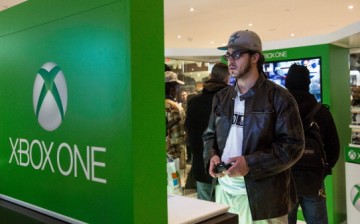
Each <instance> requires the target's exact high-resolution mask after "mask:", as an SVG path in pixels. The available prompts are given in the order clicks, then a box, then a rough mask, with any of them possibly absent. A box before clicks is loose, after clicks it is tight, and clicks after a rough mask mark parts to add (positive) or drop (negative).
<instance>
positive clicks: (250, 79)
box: [236, 70, 259, 94]
mask: <svg viewBox="0 0 360 224" xmlns="http://www.w3.org/2000/svg"><path fill="white" fill-rule="evenodd" d="M258 78H259V73H258V71H257V70H256V71H254V72H252V73H249V74H248V75H247V76H246V77H243V78H240V79H237V81H236V85H237V86H238V88H239V90H240V93H241V94H244V93H247V92H248V91H249V90H250V89H251V88H252V87H253V86H254V85H255V83H256V81H257V79H258Z"/></svg>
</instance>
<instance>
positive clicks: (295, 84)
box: [285, 64, 310, 91]
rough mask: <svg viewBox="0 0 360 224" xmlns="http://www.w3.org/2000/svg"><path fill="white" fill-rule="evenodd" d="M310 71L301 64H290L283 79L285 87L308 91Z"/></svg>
mask: <svg viewBox="0 0 360 224" xmlns="http://www.w3.org/2000/svg"><path fill="white" fill-rule="evenodd" d="M309 85H310V72H309V70H308V69H307V68H306V67H305V66H303V65H298V64H292V65H291V66H290V68H289V71H288V73H287V75H286V79H285V87H286V88H287V89H289V90H305V91H309Z"/></svg>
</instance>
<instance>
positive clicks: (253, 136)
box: [203, 75, 304, 220]
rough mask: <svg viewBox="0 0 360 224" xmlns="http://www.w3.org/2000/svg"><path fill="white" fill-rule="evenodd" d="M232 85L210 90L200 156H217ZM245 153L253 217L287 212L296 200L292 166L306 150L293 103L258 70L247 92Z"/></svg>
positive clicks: (227, 126)
mask: <svg viewBox="0 0 360 224" xmlns="http://www.w3.org/2000/svg"><path fill="white" fill-rule="evenodd" d="M235 97H237V92H236V90H235V87H230V88H226V89H223V90H221V91H219V92H218V93H217V94H216V95H215V96H214V101H213V108H212V113H211V115H210V120H209V125H208V128H207V129H206V131H205V132H204V135H203V140H204V143H205V144H204V159H205V160H204V161H205V164H208V162H209V160H210V158H211V157H212V156H213V155H214V154H216V155H219V156H220V157H221V155H222V153H223V150H224V147H225V143H226V139H227V136H228V133H229V131H230V127H231V123H232V122H231V121H232V118H233V114H234V100H235ZM242 98H243V99H245V116H244V136H243V149H242V152H243V155H244V156H245V160H246V162H247V164H248V166H249V168H250V171H249V173H248V174H247V175H246V176H245V177H244V178H245V185H246V190H247V194H248V198H249V205H250V210H251V214H252V218H253V220H262V219H271V218H275V217H280V216H283V215H286V214H288V212H289V211H290V209H291V208H292V207H293V205H294V204H295V202H296V201H297V197H296V193H295V187H294V183H293V179H292V178H291V175H290V169H289V168H290V167H291V166H292V165H293V164H295V163H296V161H297V160H298V159H299V158H300V157H301V155H302V153H303V150H304V133H303V128H302V124H301V119H300V115H299V112H298V107H297V104H296V102H295V100H294V98H293V97H292V96H291V94H290V93H289V92H288V91H287V90H286V89H284V88H282V87H281V86H278V85H276V84H275V83H273V82H271V81H269V80H266V79H265V77H264V76H262V75H261V76H260V77H259V79H258V80H257V82H256V84H255V85H254V86H253V88H251V89H250V90H249V91H248V92H247V93H246V94H244V95H242Z"/></svg>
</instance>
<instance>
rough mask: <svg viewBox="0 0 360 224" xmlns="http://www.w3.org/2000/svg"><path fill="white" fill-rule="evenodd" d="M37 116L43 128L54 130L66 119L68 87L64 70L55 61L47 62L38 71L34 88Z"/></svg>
mask: <svg viewBox="0 0 360 224" xmlns="http://www.w3.org/2000/svg"><path fill="white" fill-rule="evenodd" d="M33 104H34V110H35V115H36V118H37V120H38V122H39V124H40V126H41V127H42V128H44V129H45V130H47V131H53V130H55V129H56V128H58V127H59V126H60V124H61V122H62V120H63V119H64V116H65V112H66V106H67V87H66V81H65V77H64V74H63V72H62V71H61V69H60V67H59V66H58V65H57V64H55V63H53V62H47V63H45V64H44V65H43V66H42V67H41V68H40V70H39V71H38V73H37V75H36V78H35V83H34V90H33Z"/></svg>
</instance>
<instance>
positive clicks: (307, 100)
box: [290, 90, 340, 195]
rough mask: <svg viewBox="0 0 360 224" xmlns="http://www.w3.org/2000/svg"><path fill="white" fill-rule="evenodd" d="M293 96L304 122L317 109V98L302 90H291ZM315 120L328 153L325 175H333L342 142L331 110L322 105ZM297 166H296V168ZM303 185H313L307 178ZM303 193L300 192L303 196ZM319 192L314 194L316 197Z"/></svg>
mask: <svg viewBox="0 0 360 224" xmlns="http://www.w3.org/2000/svg"><path fill="white" fill-rule="evenodd" d="M290 92H291V94H292V95H293V96H294V97H295V100H296V102H297V104H298V107H299V111H300V116H301V119H302V120H304V119H305V118H306V116H307V114H309V113H311V111H312V110H313V109H314V108H315V105H316V104H317V101H316V98H315V97H314V95H312V94H310V93H309V92H308V91H302V90H290ZM314 120H315V121H316V123H317V124H318V126H319V128H320V133H321V136H322V139H323V142H324V150H325V153H326V158H327V162H328V164H329V166H328V168H329V170H327V173H325V175H328V174H331V169H332V168H333V167H334V166H335V164H336V162H337V160H338V159H339V154H340V141H339V136H338V133H337V130H336V126H335V122H334V119H333V117H332V115H331V113H330V111H329V108H328V107H327V106H325V105H322V106H321V108H320V110H319V111H318V112H317V113H316V114H315V115H314ZM295 167H296V165H295V166H294V168H295ZM302 182H303V184H305V185H307V184H312V183H309V181H307V179H306V177H304V180H302ZM302 193H303V192H300V194H302ZM317 193H318V192H314V194H315V195H316V194H317Z"/></svg>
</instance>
